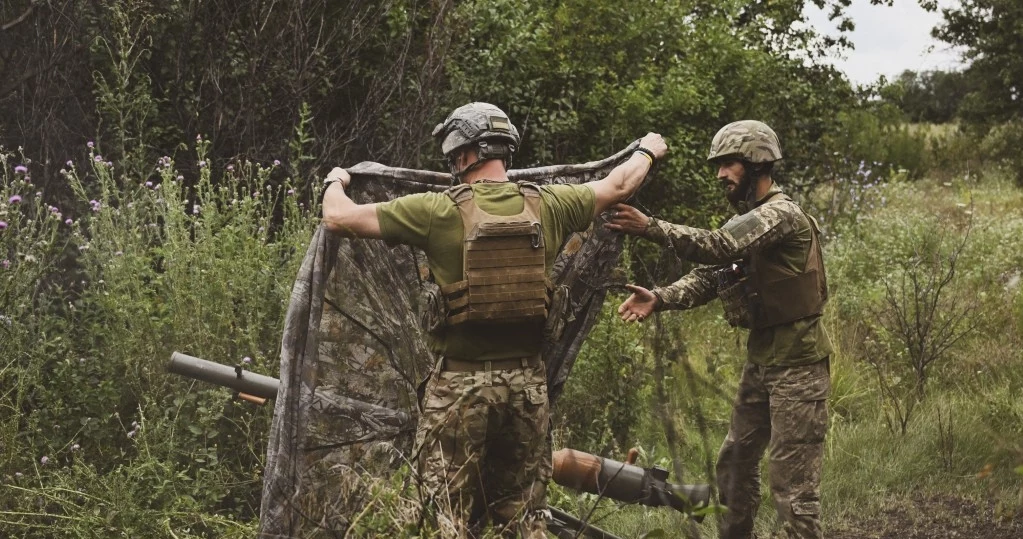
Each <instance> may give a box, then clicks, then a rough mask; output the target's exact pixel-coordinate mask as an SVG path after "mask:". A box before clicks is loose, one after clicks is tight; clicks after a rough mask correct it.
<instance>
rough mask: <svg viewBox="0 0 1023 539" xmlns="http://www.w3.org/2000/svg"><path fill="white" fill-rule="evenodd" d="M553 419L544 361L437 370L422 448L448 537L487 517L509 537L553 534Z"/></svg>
mask: <svg viewBox="0 0 1023 539" xmlns="http://www.w3.org/2000/svg"><path fill="white" fill-rule="evenodd" d="M549 424H550V409H549V404H548V402H547V373H546V371H545V369H544V367H543V366H542V365H540V366H538V367H520V368H515V369H510V370H500V371H474V372H452V371H441V370H438V371H436V372H434V374H433V375H432V376H431V378H430V379H429V381H428V382H427V385H426V393H425V396H424V398H423V413H422V417H421V418H420V420H419V428H418V431H417V432H416V447H417V454H418V467H419V477H420V481H421V486H422V489H423V494H424V499H427V498H428V499H431V500H433V503H434V504H435V506H436V509H437V511H438V516H439V519H438V523H439V524H440V526H441V531H442V534H443V535H444V536H459V537H464V536H473V535H474V534H475V533H477V532H478V531H480V528H481V527H482V526H483V525H485V523H486V522H487V520H488V519H489V520H491V521H493V524H494V526H495V527H498V528H499V529H500V530H501V533H502V535H504V536H508V537H515V536H520V537H527V538H536V539H543V538H545V537H547V535H546V529H547V523H546V519H545V516H546V513H547V511H546V508H547V504H546V489H547V481H549V480H550V477H551V474H552V471H553V465H552V462H551V446H550V440H549Z"/></svg>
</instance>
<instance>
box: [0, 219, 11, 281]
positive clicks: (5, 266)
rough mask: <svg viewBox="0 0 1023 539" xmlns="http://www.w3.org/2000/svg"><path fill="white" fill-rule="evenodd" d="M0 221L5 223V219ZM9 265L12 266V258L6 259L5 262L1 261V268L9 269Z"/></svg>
mask: <svg viewBox="0 0 1023 539" xmlns="http://www.w3.org/2000/svg"><path fill="white" fill-rule="evenodd" d="M0 223H3V221H0ZM5 224H6V223H5ZM9 267H11V261H10V260H4V261H3V262H0V268H3V269H7V268H9Z"/></svg>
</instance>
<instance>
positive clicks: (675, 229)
mask: <svg viewBox="0 0 1023 539" xmlns="http://www.w3.org/2000/svg"><path fill="white" fill-rule="evenodd" d="M778 193H781V189H779V188H778V186H776V185H772V186H771V188H770V190H768V192H767V193H766V194H765V195H764V196H763V197H762V198H760V200H759V201H758V203H757V205H756V206H754V207H753V208H752V209H751V210H749V211H747V212H745V213H741V214H738V215H735V216H733V217H732V218H731V219H729V221H728V222H727V223H725V225H724V226H722V227H721V228H719V229H717V230H713V231H711V230H705V229H700V228H694V227H690V226H685V225H675V224H671V223H666V222H664V221H659V220H653V221H652V222H651V225H650V227H649V228H648V230H647V234H646V235H647V238H648V239H650V240H652V241H655V242H657V243H659V244H661V245H663V246H665V247H667V248H669V249H671V250H673V251H674V252H675V253H676V254H677V255H678V256H679V257H680V258H683V259H685V260H688V261H691V262H696V263H699V264H703V265H701V266H698V267H697V268H695V269H693V270H692V271H691V272H689V273H688V274H686V275H684V276H683V277H682V278H681V279H679V280H678V281H676V282H675V283H673V284H670V285H668V286H665V287H660V288H655V289H654V293H655V294H657V296H658V297H660V299H661V305H660V306H659V307H658V310H669V309H691V308H693V307H698V306H700V305H703V304H705V303H708V302H710V301H711V300H713V299H714V298H716V297H717V287H718V279H717V276H716V272H717V271H718V270H719V269H721V268H723V267H725V266H726V265H730V264H732V263H733V262H736V261H738V260H742V259H746V258H748V257H749V256H750V255H751V254H752V253H754V252H757V251H759V250H764V249H772V250H775V252H774V253H772V254H773V255H774V256H773V258H775V259H777V260H781V261H783V263H785V264H788V265H790V266H791V267H792V268H793V269H796V268H797V267H799V268H801V267H802V266H801V265H802V264H803V263H804V261H805V260H806V256H807V249H808V248H809V245H810V239H811V234H812V232H811V225H810V222H809V220H808V218H807V217H806V215H805V214H804V213H803V211H802V210H801V209H800V208H799V206H797V205H796V204H795V203H794V202H792V201H791V200H787V199H786V198H781V197H778V198H775V199H774V200H771V201H770V202H766V203H765V202H764V201H767V200H769V199H770V198H771V197H772V196H774V195H775V194H778ZM819 319H820V317H819V316H817V317H812V318H811V319H806V320H797V321H796V322H793V323H791V324H783V325H780V326H774V327H771V328H766V329H761V330H753V331H751V332H750V336H749V340H748V341H747V352H748V356H747V357H748V359H749V361H751V362H753V363H757V364H761V365H801V364H808V363H813V362H815V361H818V360H820V359H823V358H824V357H826V356H827V355H829V354H830V353H831V342H830V339H829V337H828V336H827V333H826V332H825V331H824V327H823V325H821V324H820V323H819Z"/></svg>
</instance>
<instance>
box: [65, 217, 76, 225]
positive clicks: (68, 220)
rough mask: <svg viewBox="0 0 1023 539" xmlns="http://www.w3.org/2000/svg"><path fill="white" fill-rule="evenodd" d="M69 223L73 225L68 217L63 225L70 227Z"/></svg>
mask: <svg viewBox="0 0 1023 539" xmlns="http://www.w3.org/2000/svg"><path fill="white" fill-rule="evenodd" d="M71 223H74V221H72V220H71V218H70V217H68V218H67V219H65V220H64V224H65V225H68V226H71Z"/></svg>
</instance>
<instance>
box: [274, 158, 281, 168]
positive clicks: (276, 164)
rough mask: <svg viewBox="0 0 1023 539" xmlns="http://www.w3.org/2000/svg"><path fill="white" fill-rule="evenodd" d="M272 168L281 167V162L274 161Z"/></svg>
mask: <svg viewBox="0 0 1023 539" xmlns="http://www.w3.org/2000/svg"><path fill="white" fill-rule="evenodd" d="M274 166H275V167H279V166H281V162H280V160H278V159H274Z"/></svg>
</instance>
